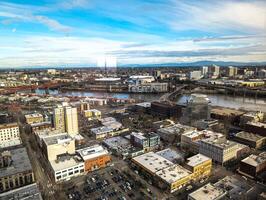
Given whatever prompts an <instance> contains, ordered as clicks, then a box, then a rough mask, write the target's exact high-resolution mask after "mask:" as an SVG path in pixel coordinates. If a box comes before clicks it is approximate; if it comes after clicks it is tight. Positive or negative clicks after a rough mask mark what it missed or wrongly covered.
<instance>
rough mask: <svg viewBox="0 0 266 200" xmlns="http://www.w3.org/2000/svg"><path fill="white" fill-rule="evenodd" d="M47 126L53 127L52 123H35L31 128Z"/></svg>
mask: <svg viewBox="0 0 266 200" xmlns="http://www.w3.org/2000/svg"><path fill="white" fill-rule="evenodd" d="M45 125H52V122H49V121H46V122H38V123H33V124H31V125H30V126H31V127H38V126H45Z"/></svg>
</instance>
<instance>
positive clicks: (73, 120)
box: [64, 106, 79, 136]
mask: <svg viewBox="0 0 266 200" xmlns="http://www.w3.org/2000/svg"><path fill="white" fill-rule="evenodd" d="M64 109H65V128H66V132H67V133H68V134H69V135H70V136H75V135H77V134H78V133H79V129H78V113H77V108H72V107H70V106H67V107H65V108H64Z"/></svg>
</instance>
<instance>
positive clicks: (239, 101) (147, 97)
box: [36, 89, 266, 112]
mask: <svg viewBox="0 0 266 200" xmlns="http://www.w3.org/2000/svg"><path fill="white" fill-rule="evenodd" d="M36 93H37V94H45V91H44V90H40V89H38V90H36ZM49 94H51V95H62V96H81V97H115V98H121V99H126V98H133V99H138V100H142V101H154V100H158V99H159V98H160V96H162V95H163V94H132V93H106V92H80V91H67V92H63V93H59V92H58V90H49ZM188 98H189V95H187V94H184V95H181V96H180V97H179V98H178V99H177V103H185V102H186V100H187V99H188ZM208 98H209V99H210V100H211V105H213V106H221V107H228V108H235V109H244V110H253V111H262V112H266V99H265V98H264V99H262V98H258V99H257V100H256V99H255V98H250V97H246V98H243V97H240V96H236V97H234V96H226V95H222V94H208Z"/></svg>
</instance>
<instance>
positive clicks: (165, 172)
mask: <svg viewBox="0 0 266 200" xmlns="http://www.w3.org/2000/svg"><path fill="white" fill-rule="evenodd" d="M191 174H192V172H190V171H188V170H187V169H185V168H184V167H182V166H180V165H172V166H169V167H166V168H164V169H162V170H160V171H157V172H156V175H157V176H159V177H160V178H161V179H163V180H164V181H165V182H167V183H169V184H171V183H174V182H176V181H178V180H180V179H182V178H185V177H188V176H190V175H191Z"/></svg>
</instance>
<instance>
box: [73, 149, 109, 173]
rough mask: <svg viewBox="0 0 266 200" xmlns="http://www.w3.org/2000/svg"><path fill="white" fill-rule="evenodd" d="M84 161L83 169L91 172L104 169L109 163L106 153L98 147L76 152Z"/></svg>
mask: <svg viewBox="0 0 266 200" xmlns="http://www.w3.org/2000/svg"><path fill="white" fill-rule="evenodd" d="M77 152H78V154H79V155H80V157H81V158H82V159H83V161H84V169H85V171H86V172H91V171H94V170H97V169H100V168H104V167H106V166H107V165H108V164H109V163H110V162H111V156H110V155H109V153H108V151H107V150H105V149H104V148H103V147H102V146H100V145H94V146H90V147H86V148H83V149H79V150H77Z"/></svg>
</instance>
